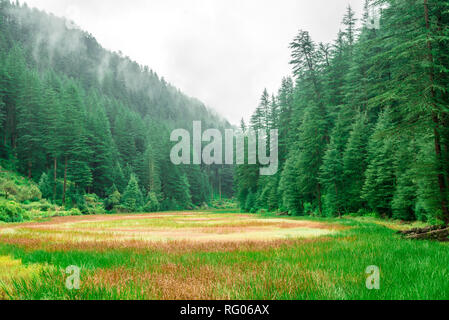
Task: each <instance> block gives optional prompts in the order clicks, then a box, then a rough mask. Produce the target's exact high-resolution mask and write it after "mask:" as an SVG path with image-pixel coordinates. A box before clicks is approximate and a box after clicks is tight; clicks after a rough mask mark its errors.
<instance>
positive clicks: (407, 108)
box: [236, 0, 449, 223]
mask: <svg viewBox="0 0 449 320" xmlns="http://www.w3.org/2000/svg"><path fill="white" fill-rule="evenodd" d="M373 7H376V8H381V19H380V28H379V29H376V28H372V27H370V26H371V25H372V21H371V17H370V15H369V13H370V12H371V11H372V10H371V9H372V8H373ZM355 17H356V15H355V13H354V12H353V10H352V9H351V8H350V7H348V9H347V12H346V14H345V16H344V17H343V19H342V29H341V30H340V31H339V32H338V33H337V36H336V40H335V41H334V42H333V43H332V44H323V43H315V42H314V41H313V39H312V37H311V35H310V34H309V33H308V32H307V31H304V30H300V31H299V32H298V35H297V36H296V37H295V39H293V41H292V43H291V45H290V48H291V52H292V54H291V55H292V60H291V65H292V68H293V72H294V79H291V78H285V79H284V80H283V81H282V84H281V88H280V90H279V92H278V93H277V95H276V97H275V99H274V102H273V105H272V106H271V107H270V108H267V96H268V93H267V92H264V93H263V95H262V99H261V103H260V106H259V107H258V108H257V110H256V111H255V113H254V116H253V117H252V119H251V126H252V127H253V128H254V129H258V128H260V127H262V128H267V129H271V128H275V129H277V128H278V129H279V135H280V136H279V140H280V141H279V153H280V168H282V170H280V171H279V172H278V174H277V175H275V176H272V177H261V176H258V170H257V168H255V166H242V167H240V168H238V169H237V174H236V187H237V197H238V200H239V202H240V205H241V207H242V208H244V209H245V210H248V211H252V212H255V211H257V210H260V209H264V210H280V211H282V212H284V211H287V212H289V213H291V214H295V215H307V214H312V215H319V216H338V215H342V214H346V213H356V212H358V213H359V214H361V215H363V214H371V213H376V214H378V215H382V216H385V217H393V218H397V219H403V220H417V219H418V220H424V221H433V222H435V221H436V220H437V219H439V220H443V221H445V222H446V223H448V222H449V212H448V199H449V193H448V186H449V165H448V164H449V121H448V119H449V110H448V106H449V94H448V91H447V88H449V70H448V66H449V27H448V26H449V5H448V3H447V2H446V1H438V0H419V1H418V0H413V1H404V0H381V1H366V5H365V12H364V15H363V18H362V19H363V21H360V23H357V21H356V18H355ZM367 23H368V24H367ZM357 25H361V28H360V29H356V26H357ZM263 110H268V112H263ZM270 111H271V112H270ZM273 124H277V126H276V125H273Z"/></svg>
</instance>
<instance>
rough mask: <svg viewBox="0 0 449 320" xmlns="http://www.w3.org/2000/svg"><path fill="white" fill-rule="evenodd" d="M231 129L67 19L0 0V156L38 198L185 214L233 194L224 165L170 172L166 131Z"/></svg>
mask: <svg viewBox="0 0 449 320" xmlns="http://www.w3.org/2000/svg"><path fill="white" fill-rule="evenodd" d="M194 120H196V121H199V120H201V121H202V123H203V127H205V128H219V129H225V128H228V127H230V125H229V123H228V122H227V121H225V120H224V119H222V118H221V117H219V116H218V115H216V114H215V113H214V112H213V111H211V110H210V109H208V108H207V107H206V106H204V104H202V103H201V102H200V101H198V100H196V99H193V98H190V97H187V96H186V95H184V94H183V93H181V92H180V91H179V90H178V89H176V88H175V87H173V86H172V85H170V84H169V83H167V82H166V81H165V80H164V79H163V78H160V77H159V76H158V75H157V74H156V73H155V72H154V71H152V70H150V69H149V68H148V67H144V66H141V65H139V64H137V63H136V62H133V61H131V60H130V59H129V58H127V57H124V56H123V55H122V54H121V53H112V52H109V51H107V50H105V49H103V48H102V47H101V46H100V45H99V44H98V43H97V41H96V40H95V38H94V37H93V36H92V35H90V34H88V33H86V32H83V31H81V30H79V29H77V28H76V27H74V25H73V24H72V23H70V22H68V21H66V20H65V19H61V18H57V17H55V16H53V15H50V14H47V13H45V12H42V11H39V10H36V9H30V8H28V7H27V6H26V5H19V4H18V3H16V4H13V3H10V2H9V1H5V0H1V1H0V137H1V139H0V159H2V160H1V165H2V167H3V168H7V169H8V170H13V171H19V172H20V173H22V174H24V175H25V176H27V177H28V178H29V179H32V180H34V181H35V182H37V183H39V187H40V189H41V190H42V192H43V193H45V197H47V198H48V199H51V200H54V201H55V202H58V203H61V204H65V205H66V206H68V207H71V206H77V207H83V201H85V200H84V197H83V195H84V194H96V195H97V196H99V197H101V198H103V199H106V201H105V204H106V206H107V207H108V209H112V208H114V207H118V208H122V209H124V210H131V211H135V210H140V209H142V208H144V209H145V210H168V209H185V208H190V207H193V206H200V205H202V204H204V203H208V202H209V201H210V200H211V199H212V197H213V195H214V194H218V193H220V194H223V195H228V196H231V195H232V168H230V167H225V166H211V167H203V166H196V167H175V166H174V165H173V164H172V163H171V162H170V158H169V155H170V148H171V147H172V143H171V142H170V132H171V130H173V129H175V128H185V129H191V127H192V122H193V121H194Z"/></svg>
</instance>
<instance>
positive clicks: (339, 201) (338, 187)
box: [320, 115, 349, 215]
mask: <svg viewBox="0 0 449 320" xmlns="http://www.w3.org/2000/svg"><path fill="white" fill-rule="evenodd" d="M348 135H349V134H348V125H347V120H346V119H345V118H343V116H342V115H340V116H339V117H338V119H337V123H336V124H335V127H334V129H333V130H332V134H331V141H330V144H329V146H328V148H327V150H326V153H325V154H324V157H323V165H322V167H321V168H320V182H321V183H322V185H323V189H324V191H325V195H326V210H325V211H327V213H328V214H329V215H334V214H338V215H341V214H342V213H344V211H345V210H344V209H345V208H346V205H347V202H346V200H347V199H346V195H345V192H346V187H347V185H346V184H345V175H344V161H343V155H344V150H345V146H346V142H347V140H348Z"/></svg>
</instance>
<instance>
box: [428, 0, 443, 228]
mask: <svg viewBox="0 0 449 320" xmlns="http://www.w3.org/2000/svg"><path fill="white" fill-rule="evenodd" d="M424 18H425V21H426V29H427V31H430V18H429V4H428V0H424ZM427 50H428V61H429V63H430V66H431V67H430V70H429V80H430V85H431V88H430V94H431V96H432V104H433V105H434V110H433V111H432V121H433V123H434V125H435V129H434V141H435V155H436V158H437V171H438V185H439V188H440V197H441V200H440V201H441V210H442V212H443V219H444V222H445V223H446V225H449V208H448V205H447V199H446V197H447V186H446V179H445V177H444V173H443V167H442V164H441V161H442V152H441V136H440V131H439V130H440V127H441V125H440V124H441V121H440V117H439V116H438V114H437V110H436V109H437V108H436V105H435V99H436V94H435V89H434V87H433V85H434V71H433V55H432V43H431V42H430V39H429V36H428V35H427Z"/></svg>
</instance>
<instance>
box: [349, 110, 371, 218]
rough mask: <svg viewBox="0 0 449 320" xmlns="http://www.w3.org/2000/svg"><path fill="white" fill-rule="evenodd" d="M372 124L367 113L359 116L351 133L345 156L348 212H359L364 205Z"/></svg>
mask: <svg viewBox="0 0 449 320" xmlns="http://www.w3.org/2000/svg"><path fill="white" fill-rule="evenodd" d="M370 136H371V126H370V125H369V123H368V120H367V117H366V116H365V114H363V113H361V114H359V115H358V116H357V118H356V120H355V122H354V124H353V126H352V131H351V133H350V136H349V139H348V143H347V145H346V148H345V152H344V156H343V165H344V181H345V197H344V201H345V204H346V205H345V208H346V210H347V211H348V212H357V211H358V210H360V209H362V207H363V200H362V189H363V185H364V182H365V171H366V169H367V167H368V141H369V139H370Z"/></svg>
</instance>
